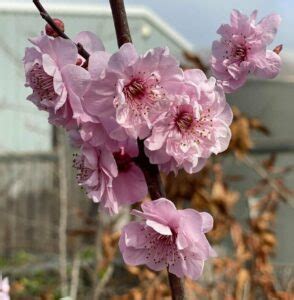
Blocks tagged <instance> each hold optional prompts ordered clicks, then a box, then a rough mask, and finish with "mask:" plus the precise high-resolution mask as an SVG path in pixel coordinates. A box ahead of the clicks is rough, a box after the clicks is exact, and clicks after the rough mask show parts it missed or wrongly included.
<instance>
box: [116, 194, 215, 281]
mask: <svg viewBox="0 0 294 300" xmlns="http://www.w3.org/2000/svg"><path fill="white" fill-rule="evenodd" d="M141 207H142V210H143V212H141V211H138V210H132V214H134V215H136V216H139V217H142V218H143V219H144V220H143V221H141V222H131V223H129V224H127V225H126V226H125V227H124V228H123V231H122V234H121V237H120V240H119V248H120V251H121V253H122V256H123V259H124V261H125V263H126V264H129V265H132V266H137V265H143V264H145V265H147V266H148V267H149V268H150V269H152V270H155V271H160V270H163V269H164V268H166V267H168V270H169V272H170V273H173V274H175V275H176V276H178V277H183V276H187V277H189V278H191V279H197V278H199V276H200V275H201V274H202V270H203V266H204V261H205V260H207V259H208V258H209V257H211V256H215V255H216V253H215V252H214V250H213V249H212V248H211V246H210V245H209V242H208V241H207V239H206V237H205V233H206V232H208V231H210V230H211V229H212V227H213V219H212V217H211V215H210V214H208V213H205V212H202V213H199V212H198V211H196V210H193V209H184V210H177V209H176V207H175V205H174V204H173V203H172V202H171V201H169V200H167V199H165V198H160V199H158V200H155V201H148V202H144V203H143V204H142V205H141Z"/></svg>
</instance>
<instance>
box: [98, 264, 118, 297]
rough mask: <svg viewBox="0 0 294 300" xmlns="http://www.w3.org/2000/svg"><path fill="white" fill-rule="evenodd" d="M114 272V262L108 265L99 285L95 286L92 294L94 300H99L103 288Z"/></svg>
mask: <svg viewBox="0 0 294 300" xmlns="http://www.w3.org/2000/svg"><path fill="white" fill-rule="evenodd" d="M113 271H114V260H113V261H112V262H111V263H110V264H109V265H108V267H107V269H106V271H105V273H104V275H103V277H102V278H101V280H100V281H99V284H97V285H96V288H95V292H94V300H98V299H100V296H101V293H102V292H103V289H104V287H105V286H106V285H107V283H108V282H109V280H110V279H111V276H112V274H113Z"/></svg>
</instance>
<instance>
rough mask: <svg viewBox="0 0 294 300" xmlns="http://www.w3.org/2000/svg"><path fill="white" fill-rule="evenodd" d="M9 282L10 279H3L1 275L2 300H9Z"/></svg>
mask: <svg viewBox="0 0 294 300" xmlns="http://www.w3.org/2000/svg"><path fill="white" fill-rule="evenodd" d="M9 290H10V286H9V281H8V278H7V277H5V278H2V275H1V274H0V300H9V299H10V297H9Z"/></svg>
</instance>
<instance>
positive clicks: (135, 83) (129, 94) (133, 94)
mask: <svg viewBox="0 0 294 300" xmlns="http://www.w3.org/2000/svg"><path fill="white" fill-rule="evenodd" d="M123 93H124V95H125V97H126V98H127V99H128V100H140V99H142V98H143V97H144V95H145V86H144V83H143V81H142V80H140V79H133V80H132V81H131V82H130V83H128V84H127V85H126V86H125V87H124V88H123Z"/></svg>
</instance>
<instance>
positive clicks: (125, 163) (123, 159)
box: [113, 149, 133, 172]
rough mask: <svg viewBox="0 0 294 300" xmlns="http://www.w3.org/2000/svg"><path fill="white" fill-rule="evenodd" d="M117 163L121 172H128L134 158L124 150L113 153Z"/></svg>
mask: <svg viewBox="0 0 294 300" xmlns="http://www.w3.org/2000/svg"><path fill="white" fill-rule="evenodd" d="M113 156H114V159H115V162H116V164H117V168H118V171H119V172H127V171H128V170H129V169H130V167H131V164H132V162H133V161H132V158H131V157H130V156H129V155H128V154H127V153H125V152H124V150H123V149H122V150H121V151H119V152H114V153H113Z"/></svg>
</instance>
